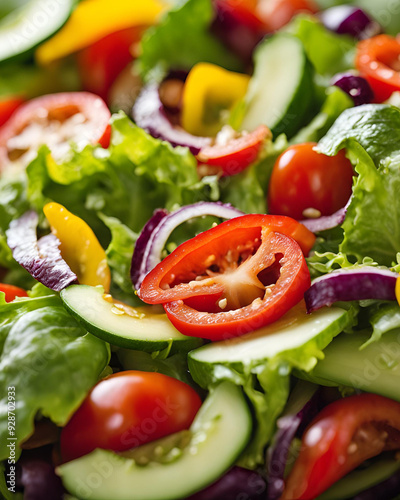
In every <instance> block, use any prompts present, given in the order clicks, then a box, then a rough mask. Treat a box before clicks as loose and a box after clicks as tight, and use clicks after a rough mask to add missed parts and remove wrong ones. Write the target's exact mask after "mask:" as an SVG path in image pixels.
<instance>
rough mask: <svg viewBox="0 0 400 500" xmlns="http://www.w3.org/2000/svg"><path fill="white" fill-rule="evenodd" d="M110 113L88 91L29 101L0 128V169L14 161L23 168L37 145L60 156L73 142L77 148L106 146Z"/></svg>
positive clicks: (53, 95)
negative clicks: (93, 145)
mask: <svg viewBox="0 0 400 500" xmlns="http://www.w3.org/2000/svg"><path fill="white" fill-rule="evenodd" d="M110 117H111V113H110V111H109V110H108V108H107V106H106V104H105V103H104V101H103V100H102V99H100V97H98V96H96V95H94V94H90V93H88V92H65V93H59V94H50V95H45V96H42V97H38V98H36V99H32V100H30V101H28V102H27V103H25V104H23V105H21V106H20V107H19V108H18V109H17V110H16V111H15V113H14V114H13V115H12V117H11V118H10V119H9V120H8V121H7V122H6V123H5V124H4V125H3V126H2V127H1V128H0V170H1V168H2V167H4V166H7V165H12V164H13V163H14V162H16V163H20V164H23V165H27V164H28V163H29V162H30V161H31V160H33V158H34V157H35V156H36V152H37V149H38V147H39V146H41V145H42V144H46V145H47V146H48V147H49V148H50V150H51V152H52V155H53V156H54V157H55V158H56V159H57V158H58V157H62V155H63V154H65V152H66V151H68V148H69V142H70V141H74V142H75V143H77V144H78V145H80V146H85V145H86V144H96V143H99V144H101V146H103V147H108V145H109V142H110V133H111V128H110V125H109V123H108V122H109V119H110Z"/></svg>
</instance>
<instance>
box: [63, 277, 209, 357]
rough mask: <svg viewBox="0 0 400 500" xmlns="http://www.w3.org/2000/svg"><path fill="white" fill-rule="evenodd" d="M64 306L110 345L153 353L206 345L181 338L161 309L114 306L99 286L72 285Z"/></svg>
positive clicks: (197, 340) (194, 339) (183, 336)
mask: <svg viewBox="0 0 400 500" xmlns="http://www.w3.org/2000/svg"><path fill="white" fill-rule="evenodd" d="M60 296H61V299H62V300H63V302H64V306H65V307H66V308H67V309H68V311H69V312H70V313H71V314H72V316H74V317H75V318H76V319H77V320H78V321H79V322H80V323H82V325H83V326H84V328H85V329H86V330H87V331H88V332H90V333H91V334H93V335H95V336H96V337H99V338H100V339H102V340H105V341H106V342H109V343H110V344H113V345H116V346H119V347H126V348H128V349H137V350H140V351H146V352H154V351H160V350H162V349H166V348H168V347H170V348H171V352H176V351H180V350H184V351H186V350H189V349H193V348H194V347H198V346H199V345H201V344H202V343H203V342H202V340H201V339H198V338H195V337H186V336H185V335H182V334H181V333H180V332H178V330H176V328H175V327H174V326H172V324H171V322H170V321H169V319H168V318H167V315H166V314H165V312H164V310H163V309H162V308H161V307H157V306H156V307H154V306H141V307H136V308H132V307H130V306H125V305H120V304H114V302H113V301H112V299H111V300H110V296H109V295H104V290H103V288H102V287H100V286H96V287H92V286H88V285H72V286H69V287H67V288H65V289H64V290H63V291H62V292H61V295H60Z"/></svg>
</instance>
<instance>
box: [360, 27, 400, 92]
mask: <svg viewBox="0 0 400 500" xmlns="http://www.w3.org/2000/svg"><path fill="white" fill-rule="evenodd" d="M399 59H400V40H399V39H397V38H393V37H391V36H389V35H377V36H374V37H372V38H368V39H367V40H362V41H361V42H359V43H358V45H357V52H356V62H355V65H356V68H357V69H358V70H359V71H360V73H361V75H362V76H364V77H365V78H366V79H367V80H368V83H369V84H370V85H371V88H372V90H373V91H374V95H375V101H376V102H383V101H385V100H386V99H388V98H389V97H390V96H391V95H392V93H393V92H395V91H399V90H400V63H399Z"/></svg>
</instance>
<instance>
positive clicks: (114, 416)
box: [60, 370, 201, 462]
mask: <svg viewBox="0 0 400 500" xmlns="http://www.w3.org/2000/svg"><path fill="white" fill-rule="evenodd" d="M200 406H201V399H200V397H199V396H198V394H197V393H196V391H195V390H194V389H192V388H191V387H190V386H189V385H187V384H184V383H183V382H181V381H179V380H176V379H174V378H172V377H168V376H166V375H163V374H161V373H150V372H140V371H133V370H128V371H123V372H119V373H114V374H113V375H110V376H109V377H107V378H105V379H103V380H101V381H100V382H99V383H98V384H97V385H96V386H95V387H94V388H93V389H92V390H91V391H90V393H89V394H88V396H87V397H86V399H85V400H84V402H83V403H82V405H81V406H80V407H79V408H78V410H77V411H76V413H75V414H74V415H73V416H72V418H71V420H70V421H69V422H68V423H67V425H66V426H65V427H64V428H63V430H62V432H61V442H60V444H61V456H62V459H63V460H64V461H65V462H67V461H69V460H73V459H75V458H78V457H81V456H83V455H86V454H88V453H90V452H91V451H93V450H94V449H96V448H103V449H106V450H114V451H124V450H129V449H131V448H134V447H136V446H139V445H141V444H145V443H148V442H150V441H154V440H155V439H159V438H161V437H164V436H167V435H169V434H173V433H175V432H179V431H181V430H184V429H188V428H189V427H190V424H191V423H192V421H193V419H194V417H195V415H196V413H197V411H198V410H199V408H200Z"/></svg>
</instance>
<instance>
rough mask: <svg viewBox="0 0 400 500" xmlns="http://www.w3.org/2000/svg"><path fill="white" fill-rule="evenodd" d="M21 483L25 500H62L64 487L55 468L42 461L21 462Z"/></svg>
mask: <svg viewBox="0 0 400 500" xmlns="http://www.w3.org/2000/svg"><path fill="white" fill-rule="evenodd" d="M19 467H20V468H21V472H20V474H21V475H20V480H19V483H20V484H21V485H22V487H23V488H24V500H44V499H45V498H49V499H50V498H51V500H62V499H63V498H64V493H65V490H64V487H63V485H62V482H61V479H60V478H59V477H58V476H57V475H56V473H55V471H54V466H53V465H52V464H51V463H49V462H46V461H44V460H41V459H30V460H21V463H19Z"/></svg>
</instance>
